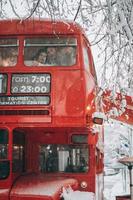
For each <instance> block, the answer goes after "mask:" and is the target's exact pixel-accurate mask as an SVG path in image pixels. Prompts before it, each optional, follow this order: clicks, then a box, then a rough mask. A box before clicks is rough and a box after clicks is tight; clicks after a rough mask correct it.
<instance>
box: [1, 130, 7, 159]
mask: <svg viewBox="0 0 133 200" xmlns="http://www.w3.org/2000/svg"><path fill="white" fill-rule="evenodd" d="M7 158H8V131H7V130H6V129H0V159H7Z"/></svg>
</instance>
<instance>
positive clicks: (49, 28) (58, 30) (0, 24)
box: [0, 19, 84, 35]
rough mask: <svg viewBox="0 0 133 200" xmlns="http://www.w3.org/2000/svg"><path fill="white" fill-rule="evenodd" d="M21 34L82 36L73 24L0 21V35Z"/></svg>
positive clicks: (36, 20)
mask: <svg viewBox="0 0 133 200" xmlns="http://www.w3.org/2000/svg"><path fill="white" fill-rule="evenodd" d="M21 34H32V35H35V34H84V31H83V29H82V28H81V27H80V26H79V25H78V24H76V23H75V22H68V21H52V20H41V19H28V20H24V21H20V20H15V19H14V20H0V35H21Z"/></svg>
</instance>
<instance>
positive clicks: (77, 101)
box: [0, 20, 96, 126]
mask: <svg viewBox="0 0 133 200" xmlns="http://www.w3.org/2000/svg"><path fill="white" fill-rule="evenodd" d="M0 26H1V31H0V118H1V121H3V120H5V119H6V122H20V121H21V123H25V122H26V123H27V122H29V123H31V118H29V116H32V121H34V122H37V123H42V122H45V123H48V124H52V126H75V124H76V126H86V118H87V117H86V116H87V115H89V117H90V118H91V114H92V112H93V111H94V110H95V106H94V102H93V99H94V96H95V88H96V74H95V70H94V66H93V59H92V55H91V50H90V46H89V42H88V40H87V39H86V37H85V35H84V32H83V31H82V29H81V28H80V27H79V26H77V25H76V24H73V23H65V22H54V23H53V22H51V21H40V20H36V21H31V20H27V21H24V22H20V21H17V20H13V21H12V22H11V21H0ZM9 26H10V29H9V28H8V27H9ZM87 108H89V109H87ZM9 116H12V118H10V117H9ZM16 116H17V118H16ZM22 116H23V117H22ZM89 117H88V118H89ZM50 126H51V125H50Z"/></svg>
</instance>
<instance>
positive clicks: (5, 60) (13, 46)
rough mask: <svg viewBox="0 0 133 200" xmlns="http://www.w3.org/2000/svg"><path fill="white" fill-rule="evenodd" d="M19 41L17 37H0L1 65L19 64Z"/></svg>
mask: <svg viewBox="0 0 133 200" xmlns="http://www.w3.org/2000/svg"><path fill="white" fill-rule="evenodd" d="M17 57H18V41H17V39H15V38H12V39H11V38H10V39H7V38H1V39H0V66H1V67H8V66H15V65H16V64H17Z"/></svg>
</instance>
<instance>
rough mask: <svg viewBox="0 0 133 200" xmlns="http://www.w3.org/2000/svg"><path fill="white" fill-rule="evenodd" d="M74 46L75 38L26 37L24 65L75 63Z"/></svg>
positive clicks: (64, 64)
mask: <svg viewBox="0 0 133 200" xmlns="http://www.w3.org/2000/svg"><path fill="white" fill-rule="evenodd" d="M76 46H77V40H76V38H60V37H59V38H30V39H28V38H27V39H26V40H25V50H24V60H25V65H27V66H72V65H74V64H75V63H76Z"/></svg>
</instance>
